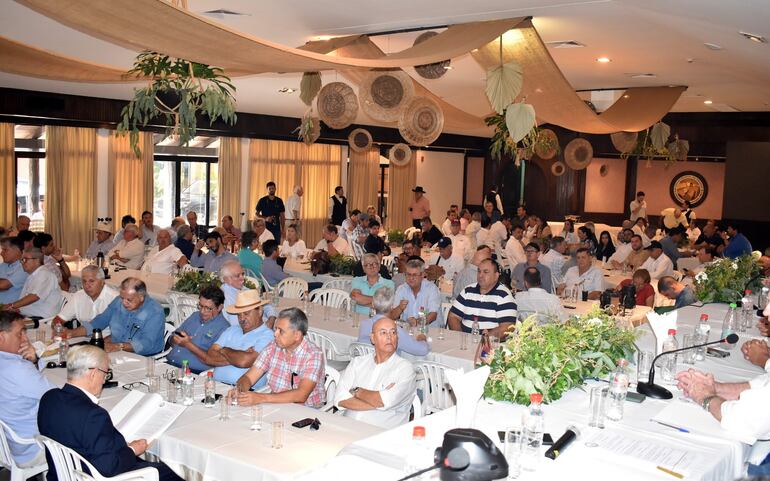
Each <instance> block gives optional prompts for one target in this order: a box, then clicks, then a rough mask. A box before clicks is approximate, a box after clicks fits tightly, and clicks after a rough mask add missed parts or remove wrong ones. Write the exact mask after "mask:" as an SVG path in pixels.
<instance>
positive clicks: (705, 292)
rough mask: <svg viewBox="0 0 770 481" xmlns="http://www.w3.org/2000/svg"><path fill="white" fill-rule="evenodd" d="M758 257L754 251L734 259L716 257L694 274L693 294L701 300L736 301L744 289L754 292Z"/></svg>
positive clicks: (758, 281) (758, 266)
mask: <svg viewBox="0 0 770 481" xmlns="http://www.w3.org/2000/svg"><path fill="white" fill-rule="evenodd" d="M759 257H760V256H759V252H754V253H752V254H750V255H745V256H741V257H739V258H737V259H734V260H733V259H728V258H724V259H716V260H715V261H714V262H712V263H711V264H709V265H707V266H706V267H705V268H704V269H703V271H702V272H699V273H698V274H696V275H695V295H696V296H698V299H699V300H701V301H703V302H738V301H740V300H741V298H742V297H743V292H744V290H745V289H752V291H754V292H756V291H757V290H758V289H759V287H760V280H759V277H758V274H759V272H760V270H761V268H762V267H761V265H760V264H759ZM752 278H754V279H753V280H752ZM750 280H752V281H751V282H749V281H750ZM747 284H748V287H747Z"/></svg>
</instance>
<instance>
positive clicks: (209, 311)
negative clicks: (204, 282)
mask: <svg viewBox="0 0 770 481" xmlns="http://www.w3.org/2000/svg"><path fill="white" fill-rule="evenodd" d="M224 302H225V293H224V292H222V289H220V288H218V287H215V286H208V287H205V288H204V289H203V290H202V291H201V292H200V295H199V296H198V312H194V313H192V314H191V315H190V317H188V318H187V319H186V320H185V321H184V322H183V323H182V325H181V326H179V327H178V328H177V330H176V332H175V333H174V335H173V336H171V344H172V346H173V349H171V352H169V353H168V356H166V361H167V362H168V363H169V364H172V365H174V366H177V367H181V366H182V361H184V360H187V362H188V365H189V366H190V370H191V371H192V372H194V373H195V374H198V373H200V372H201V371H206V370H207V369H210V368H211V366H209V365H208V364H206V363H204V362H202V361H201V360H200V358H201V357H202V356H204V355H205V353H206V352H207V351H208V350H209V348H210V347H211V345H212V344H214V341H216V340H217V339H219V336H220V335H222V333H223V332H224V331H225V329H227V328H228V327H230V323H228V322H227V319H225V318H224V316H223V315H222V307H223V306H224Z"/></svg>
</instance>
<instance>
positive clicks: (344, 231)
mask: <svg viewBox="0 0 770 481" xmlns="http://www.w3.org/2000/svg"><path fill="white" fill-rule="evenodd" d="M360 214H361V211H360V210H358V209H353V210H351V211H350V214H348V217H347V218H346V219H345V220H343V221H342V225H341V226H340V228H339V235H340V237H342V240H345V241H347V240H348V238H350V239H355V236H354V235H353V231H354V230H355V229H356V227H358V216H359V215H360Z"/></svg>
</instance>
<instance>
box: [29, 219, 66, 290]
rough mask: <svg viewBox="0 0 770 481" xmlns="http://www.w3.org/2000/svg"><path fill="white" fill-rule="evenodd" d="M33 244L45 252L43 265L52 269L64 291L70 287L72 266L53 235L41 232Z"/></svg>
mask: <svg viewBox="0 0 770 481" xmlns="http://www.w3.org/2000/svg"><path fill="white" fill-rule="evenodd" d="M32 245H33V246H35V247H37V248H38V249H40V252H42V253H43V256H45V257H44V259H43V265H44V266H45V267H46V268H47V269H50V270H51V272H52V273H53V275H55V276H56V279H57V280H58V282H59V287H60V288H61V289H62V290H63V291H69V289H70V268H69V266H67V263H66V262H65V260H64V255H62V252H61V249H59V247H57V246H56V243H55V242H54V240H53V236H51V234H49V233H47V232H40V233H38V234H37V236H36V237H35V239H34V240H33V241H32Z"/></svg>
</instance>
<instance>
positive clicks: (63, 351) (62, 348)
mask: <svg viewBox="0 0 770 481" xmlns="http://www.w3.org/2000/svg"><path fill="white" fill-rule="evenodd" d="M69 350H70V342H69V340H68V339H67V333H66V332H64V333H62V335H61V341H59V363H63V362H67V353H68V352H69Z"/></svg>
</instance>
